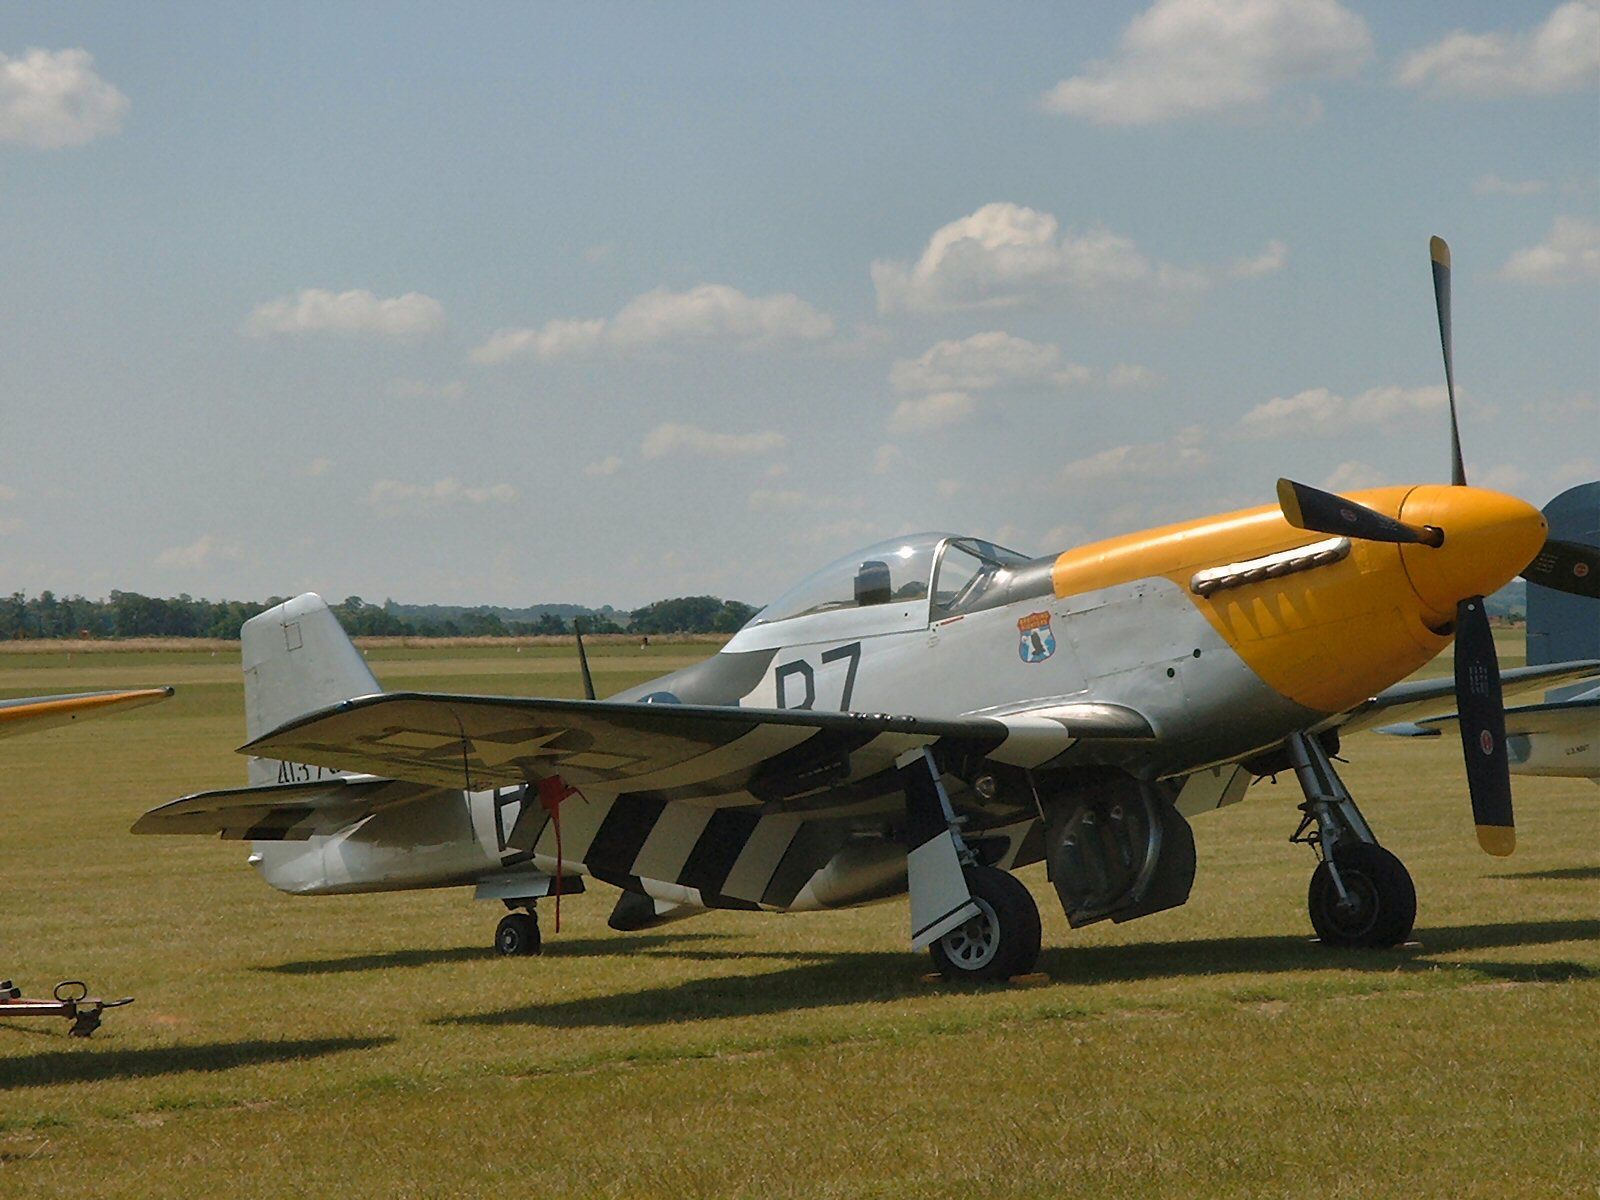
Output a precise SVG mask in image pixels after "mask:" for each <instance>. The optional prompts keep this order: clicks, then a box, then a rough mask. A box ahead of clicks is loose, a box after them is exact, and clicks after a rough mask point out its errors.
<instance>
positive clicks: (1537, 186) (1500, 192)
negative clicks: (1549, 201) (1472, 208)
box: [1472, 174, 1550, 196]
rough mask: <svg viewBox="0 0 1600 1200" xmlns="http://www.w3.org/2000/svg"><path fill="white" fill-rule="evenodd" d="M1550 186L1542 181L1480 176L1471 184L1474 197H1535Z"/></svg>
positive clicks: (1490, 175) (1491, 175)
mask: <svg viewBox="0 0 1600 1200" xmlns="http://www.w3.org/2000/svg"><path fill="white" fill-rule="evenodd" d="M1549 186H1550V185H1549V184H1548V183H1547V182H1546V181H1545V180H1543V179H1501V178H1500V176H1498V175H1494V174H1489V175H1480V176H1478V178H1477V179H1475V180H1474V181H1473V183H1472V194H1473V195H1474V196H1537V195H1538V194H1539V193H1540V192H1542V191H1544V190H1545V189H1546V188H1548V187H1549Z"/></svg>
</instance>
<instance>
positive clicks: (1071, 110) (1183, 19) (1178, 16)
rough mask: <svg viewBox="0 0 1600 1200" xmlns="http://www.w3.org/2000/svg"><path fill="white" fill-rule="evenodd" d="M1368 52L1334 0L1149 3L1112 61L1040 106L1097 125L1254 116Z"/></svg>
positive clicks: (1363, 37) (1359, 23)
mask: <svg viewBox="0 0 1600 1200" xmlns="http://www.w3.org/2000/svg"><path fill="white" fill-rule="evenodd" d="M1371 54H1372V36H1371V34H1370V33H1369V32H1368V31H1367V25H1366V22H1365V21H1363V20H1362V19H1361V18H1360V17H1358V16H1356V15H1355V14H1354V13H1352V12H1350V11H1349V10H1348V9H1346V8H1344V7H1343V6H1342V5H1340V4H1338V3H1336V2H1335V0H1158V2H1157V3H1156V4H1154V5H1152V6H1151V7H1150V8H1149V9H1147V10H1146V11H1145V12H1143V13H1141V14H1140V15H1139V16H1137V17H1135V18H1134V19H1133V20H1132V21H1131V22H1130V23H1129V24H1128V27H1127V28H1126V29H1124V30H1123V32H1122V38H1121V42H1120V45H1119V48H1118V53H1117V55H1116V56H1115V57H1113V58H1110V59H1106V60H1104V61H1101V62H1095V63H1090V64H1089V66H1088V68H1087V70H1085V72H1084V73H1083V74H1081V75H1076V76H1074V77H1072V78H1071V79H1067V80H1063V81H1062V82H1061V83H1058V84H1057V85H1056V86H1055V87H1054V88H1052V89H1051V90H1050V91H1049V92H1047V93H1046V94H1045V97H1044V106H1045V108H1046V109H1048V110H1049V111H1050V112H1055V113H1061V114H1064V115H1067V116H1074V117H1083V118H1085V119H1086V120H1090V121H1093V122H1095V123H1096V124H1100V125H1148V124H1153V123H1155V122H1158V121H1168V120H1174V119H1178V118H1184V117H1195V116H1202V115H1206V114H1212V113H1227V112H1239V111H1250V110H1259V109H1261V108H1262V107H1263V106H1264V105H1265V104H1266V102H1267V101H1268V100H1270V99H1271V98H1272V96H1273V95H1274V94H1275V93H1277V92H1278V91H1280V90H1282V89H1284V88H1286V87H1290V86H1292V85H1295V84H1301V83H1306V82H1309V81H1312V80H1318V79H1333V78H1338V77H1340V76H1344V75H1349V74H1352V73H1353V72H1355V71H1356V70H1358V69H1359V68H1360V67H1361V65H1362V64H1363V63H1364V62H1366V60H1367V59H1368V58H1369V57H1370V56H1371ZM1307 104H1310V105H1316V104H1317V102H1316V101H1315V99H1314V98H1313V99H1311V100H1309V101H1307ZM1317 111H1320V106H1318V108H1317Z"/></svg>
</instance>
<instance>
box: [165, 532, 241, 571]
mask: <svg viewBox="0 0 1600 1200" xmlns="http://www.w3.org/2000/svg"><path fill="white" fill-rule="evenodd" d="M243 557H244V552H243V551H241V550H240V549H239V547H238V546H237V545H235V544H234V543H232V542H227V541H223V540H222V539H221V538H219V537H216V536H214V535H213V534H209V533H205V534H201V535H200V537H199V538H197V539H196V540H195V541H192V542H190V543H189V544H188V545H187V546H172V547H170V548H168V549H166V550H163V551H162V552H161V553H160V554H158V555H156V565H157V566H162V567H198V566H203V565H204V564H206V563H208V562H212V561H214V560H217V559H225V560H227V561H230V562H237V561H238V560H239V559H241V558H243Z"/></svg>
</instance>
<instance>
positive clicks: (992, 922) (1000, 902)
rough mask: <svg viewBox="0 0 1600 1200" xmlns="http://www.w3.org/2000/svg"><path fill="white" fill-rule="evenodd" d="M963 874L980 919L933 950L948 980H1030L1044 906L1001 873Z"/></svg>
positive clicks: (973, 870)
mask: <svg viewBox="0 0 1600 1200" xmlns="http://www.w3.org/2000/svg"><path fill="white" fill-rule="evenodd" d="M963 874H965V875H966V877H967V888H968V890H969V891H971V893H972V898H973V899H974V900H975V901H977V903H978V909H979V915H978V916H976V917H973V918H972V919H971V920H969V921H967V922H966V923H965V924H963V925H960V926H958V927H957V928H955V929H953V930H951V931H950V932H949V933H947V934H945V935H944V936H943V937H941V938H939V939H938V940H937V941H935V942H934V943H933V944H932V945H931V946H929V947H928V953H929V954H931V955H932V956H933V965H934V966H936V967H937V968H938V969H939V974H941V975H943V976H944V977H945V978H946V979H970V980H995V979H1010V978H1011V977H1012V976H1013V975H1025V974H1027V973H1028V972H1029V971H1031V970H1033V967H1034V964H1035V963H1037V962H1038V961H1039V906H1038V905H1037V904H1035V903H1034V901H1033V893H1031V892H1029V891H1028V889H1027V888H1026V887H1024V886H1023V885H1022V883H1021V882H1020V881H1019V880H1017V879H1016V878H1015V877H1013V876H1012V875H1009V874H1007V873H1006V872H1005V871H1002V870H1000V869H999V868H998V867H984V866H971V867H967V868H966V870H965V871H964V872H963Z"/></svg>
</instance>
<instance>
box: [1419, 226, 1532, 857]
mask: <svg viewBox="0 0 1600 1200" xmlns="http://www.w3.org/2000/svg"><path fill="white" fill-rule="evenodd" d="M1428 252H1429V255H1430V257H1431V258H1432V259H1433V303H1434V307H1435V308H1436V309H1437V310H1438V313H1439V345H1440V346H1441V347H1442V348H1443V350H1444V385H1445V390H1446V392H1448V393H1449V396H1450V482H1451V483H1452V484H1454V485H1455V486H1456V487H1465V486H1466V483H1467V468H1466V465H1465V464H1464V463H1463V462H1462V461H1461V425H1460V422H1459V421H1458V420H1457V418H1456V370H1455V356H1454V354H1453V353H1452V351H1451V348H1450V247H1449V246H1448V245H1446V244H1445V240H1444V239H1443V238H1441V237H1435V238H1432V239H1430V241H1429V242H1428ZM1456 711H1457V712H1458V713H1460V716H1461V721H1460V724H1461V752H1462V755H1463V757H1464V760H1465V763H1466V768H1467V792H1468V794H1469V795H1470V796H1471V797H1472V820H1473V824H1475V825H1476V826H1477V827H1478V845H1480V846H1482V847H1483V848H1484V849H1485V850H1486V851H1488V852H1489V853H1490V854H1494V855H1498V856H1504V855H1507V854H1510V853H1511V852H1512V851H1513V850H1514V849H1516V846H1517V831H1516V828H1515V824H1514V822H1513V821H1512V817H1511V764H1510V761H1509V760H1508V759H1507V757H1506V709H1505V698H1504V695H1503V693H1502V692H1501V688H1500V660H1499V658H1498V656H1497V655H1496V654H1495V649H1494V634H1493V633H1492V632H1490V629H1489V614H1488V612H1487V611H1486V609H1485V608H1484V604H1483V597H1482V596H1471V597H1468V598H1467V599H1465V600H1463V601H1461V603H1459V604H1457V605H1456Z"/></svg>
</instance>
